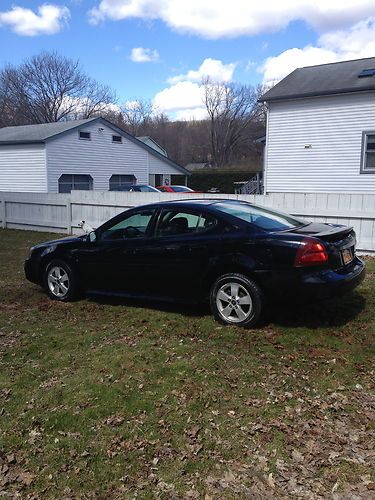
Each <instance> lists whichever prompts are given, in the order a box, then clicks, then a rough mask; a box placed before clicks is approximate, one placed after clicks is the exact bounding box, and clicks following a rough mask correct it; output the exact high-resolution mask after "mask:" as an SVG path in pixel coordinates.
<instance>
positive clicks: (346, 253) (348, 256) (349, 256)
mask: <svg viewBox="0 0 375 500" xmlns="http://www.w3.org/2000/svg"><path fill="white" fill-rule="evenodd" d="M341 255H342V260H343V262H344V265H346V264H349V263H350V262H351V261H352V260H353V252H352V251H351V249H350V248H345V250H342V252H341Z"/></svg>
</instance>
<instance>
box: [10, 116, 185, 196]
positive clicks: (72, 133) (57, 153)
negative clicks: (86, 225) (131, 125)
mask: <svg viewBox="0 0 375 500" xmlns="http://www.w3.org/2000/svg"><path fill="white" fill-rule="evenodd" d="M172 175H183V176H186V175H190V172H188V171H187V170H185V169H184V168H183V167H181V166H179V165H177V164H176V163H175V162H173V161H172V160H170V159H169V158H167V156H166V155H165V154H162V152H160V150H157V148H155V147H151V146H149V145H148V144H147V143H145V142H142V141H141V140H138V139H137V138H135V137H133V136H131V135H129V134H128V133H126V132H125V131H124V130H122V129H120V128H118V127H116V126H115V125H114V124H112V123H110V122H109V121H107V120H105V119H103V118H90V119H87V120H76V121H67V122H58V123H43V124H39V125H25V126H19V127H6V128H2V129H0V191H16V192H44V193H46V192H48V193H58V192H62V193H66V192H70V191H71V190H72V189H85V190H96V191H98V190H100V191H103V190H104V191H108V190H109V189H110V188H112V189H113V188H116V187H117V186H121V185H123V184H129V183H131V184H133V183H134V184H135V183H137V184H152V185H161V184H164V183H166V182H170V181H171V176H172Z"/></svg>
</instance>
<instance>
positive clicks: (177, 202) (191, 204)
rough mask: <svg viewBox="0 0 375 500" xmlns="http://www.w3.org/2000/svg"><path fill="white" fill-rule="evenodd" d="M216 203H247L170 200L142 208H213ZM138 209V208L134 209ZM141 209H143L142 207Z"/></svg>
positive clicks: (211, 200)
mask: <svg viewBox="0 0 375 500" xmlns="http://www.w3.org/2000/svg"><path fill="white" fill-rule="evenodd" d="M218 203H234V204H237V203H238V204H239V205H241V204H244V203H248V202H246V201H242V200H233V199H231V198H196V199H186V198H185V199H183V200H171V201H159V202H158V203H152V204H149V205H144V207H148V208H151V207H169V206H185V207H189V208H194V207H196V208H199V207H201V206H202V205H203V206H212V207H214V206H215V205H216V204H218ZM134 208H139V207H134ZM142 208H143V207H142Z"/></svg>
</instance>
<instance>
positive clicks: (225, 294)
mask: <svg viewBox="0 0 375 500" xmlns="http://www.w3.org/2000/svg"><path fill="white" fill-rule="evenodd" d="M216 306H217V309H218V312H219V314H220V316H221V317H222V318H223V319H224V320H225V321H226V322H228V323H240V322H242V321H246V320H247V319H248V318H249V316H250V315H251V313H252V310H253V301H252V299H251V296H250V293H249V292H248V290H247V289H246V288H245V287H244V286H242V285H240V284H239V283H236V282H229V283H225V284H224V285H222V286H221V287H220V288H219V289H218V291H217V294H216Z"/></svg>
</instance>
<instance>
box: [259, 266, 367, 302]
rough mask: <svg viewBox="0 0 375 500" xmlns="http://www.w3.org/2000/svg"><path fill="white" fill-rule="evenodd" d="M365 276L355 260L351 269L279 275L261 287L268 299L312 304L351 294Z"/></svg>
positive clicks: (363, 267) (361, 267)
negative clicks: (292, 300) (309, 301)
mask: <svg viewBox="0 0 375 500" xmlns="http://www.w3.org/2000/svg"><path fill="white" fill-rule="evenodd" d="M365 275H366V266H365V263H364V262H363V261H362V260H360V259H359V258H358V257H356V258H355V259H354V261H353V262H352V263H351V265H350V266H348V267H347V268H346V269H343V270H341V271H334V270H331V269H325V270H320V271H306V270H299V271H297V272H296V273H295V274H293V275H292V276H290V275H289V277H287V276H286V275H284V276H282V275H279V276H278V277H277V278H276V280H274V279H272V280H270V281H268V280H266V281H265V283H264V284H265V289H266V290H267V292H268V295H269V296H270V297H276V298H278V299H280V298H283V299H291V298H292V299H294V300H296V301H299V300H302V301H306V300H313V301H314V300H325V299H329V298H332V297H336V296H340V295H344V294H345V293H348V292H350V291H351V290H353V289H354V288H356V287H357V286H358V285H359V284H360V283H361V282H362V281H363V280H364V278H365Z"/></svg>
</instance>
